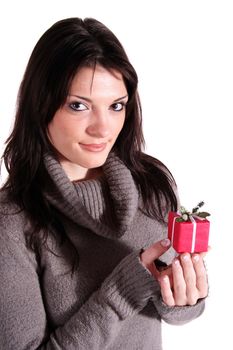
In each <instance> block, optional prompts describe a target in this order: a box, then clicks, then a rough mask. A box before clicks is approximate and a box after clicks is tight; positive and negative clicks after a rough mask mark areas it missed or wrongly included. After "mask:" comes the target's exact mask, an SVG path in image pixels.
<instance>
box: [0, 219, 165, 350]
mask: <svg viewBox="0 0 233 350" xmlns="http://www.w3.org/2000/svg"><path fill="white" fill-rule="evenodd" d="M14 229H15V230H16V229H17V231H18V230H19V227H18V225H16V226H15V228H14V227H12V226H11V227H9V225H8V226H6V225H4V224H3V223H2V224H1V223H0V280H1V286H0V310H1V318H0V348H1V349H4V350H15V349H17V350H25V349H27V350H34V349H41V350H43V349H44V350H45V349H46V350H61V349H66V350H71V349H75V350H77V349H85V350H86V349H88V350H90V349H95V350H97V349H104V348H106V347H107V345H108V343H109V342H111V341H112V340H113V339H114V337H115V334H116V332H117V330H118V329H119V327H120V324H121V323H120V320H122V319H125V318H127V317H129V316H132V315H133V314H136V313H138V312H139V311H140V310H142V309H143V308H144V307H145V306H146V304H147V302H148V300H149V299H150V298H151V297H152V296H153V295H155V294H156V292H158V290H159V284H158V282H157V281H155V280H154V279H153V278H152V276H151V274H150V273H149V271H148V270H147V269H146V268H145V267H144V266H143V265H142V264H141V261H140V254H139V252H134V253H131V254H130V255H128V256H127V257H125V258H124V259H123V260H122V261H121V262H120V263H119V264H118V265H117V267H116V268H115V269H114V270H113V271H112V273H111V274H110V275H109V276H108V277H107V278H106V280H105V281H104V283H103V284H102V286H101V287H100V289H98V290H97V291H95V292H94V293H93V294H92V295H91V297H90V299H89V300H87V302H85V303H84V304H83V306H82V307H81V308H79V309H77V310H76V312H74V314H73V316H72V317H71V318H70V319H69V320H68V321H67V322H66V323H65V324H64V325H62V326H60V327H58V328H57V329H55V330H51V329H50V326H49V320H48V319H47V315H46V306H45V305H46V300H44V299H43V292H42V288H41V285H40V281H39V277H38V274H37V270H36V263H35V260H34V259H32V255H30V254H29V252H28V250H27V248H26V247H25V244H23V243H22V242H19V241H17V240H16V239H12V237H13V236H14V232H13V231H12V230H14ZM9 230H10V231H11V235H10V236H11V238H9V235H8V233H9ZM6 232H7V233H6ZM160 247H161V248H160V250H158V252H157V257H159V255H160V254H162V253H164V252H165V251H166V249H167V247H162V246H161V245H160Z"/></svg>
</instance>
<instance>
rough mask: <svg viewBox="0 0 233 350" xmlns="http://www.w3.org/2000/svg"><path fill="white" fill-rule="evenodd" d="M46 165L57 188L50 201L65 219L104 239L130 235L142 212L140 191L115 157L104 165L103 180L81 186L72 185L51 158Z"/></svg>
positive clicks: (47, 195) (45, 157)
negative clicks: (127, 232) (138, 210)
mask: <svg viewBox="0 0 233 350" xmlns="http://www.w3.org/2000/svg"><path fill="white" fill-rule="evenodd" d="M44 163H45V167H46V169H47V171H48V173H49V175H50V177H51V179H52V181H53V182H54V184H55V188H56V191H55V193H54V192H53V193H47V194H46V197H47V198H48V200H49V202H50V203H51V204H52V205H53V206H54V207H56V209H58V210H59V211H60V212H61V213H62V214H63V215H65V216H66V217H68V218H69V219H71V220H72V221H73V222H74V223H76V224H78V225H81V226H84V227H86V228H88V229H90V230H91V231H93V232H95V233H96V234H98V235H101V236H105V237H113V238H114V237H115V238H117V237H121V236H122V235H123V234H124V233H125V232H126V231H127V229H128V228H129V226H130V224H131V223H132V221H133V218H134V216H135V214H136V211H137V208H138V191H137V188H136V185H135V183H134V180H133V177H132V175H131V172H130V171H129V169H128V168H127V167H126V166H125V165H124V163H123V162H122V161H121V160H120V159H119V158H118V157H117V156H116V155H115V154H114V153H110V154H109V156H108V158H107V160H106V162H105V164H104V165H103V176H102V177H100V178H98V179H94V180H87V181H81V182H71V181H70V180H69V178H68V176H67V175H66V173H65V171H64V170H63V168H62V167H61V165H60V163H59V162H58V161H57V160H56V159H54V158H53V156H51V155H50V154H46V155H45V156H44Z"/></svg>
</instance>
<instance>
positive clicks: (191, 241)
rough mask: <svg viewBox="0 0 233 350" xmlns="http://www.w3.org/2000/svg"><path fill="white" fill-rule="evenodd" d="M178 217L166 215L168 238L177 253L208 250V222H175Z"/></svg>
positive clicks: (170, 214)
mask: <svg viewBox="0 0 233 350" xmlns="http://www.w3.org/2000/svg"><path fill="white" fill-rule="evenodd" d="M179 217H180V215H179V214H178V213H175V212H170V213H169V215H168V238H169V239H170V240H171V243H172V246H173V248H174V249H175V250H176V251H177V253H185V252H186V253H199V252H206V251H207V250H208V242H209V229H210V222H209V221H208V220H206V219H204V220H201V219H197V218H195V219H194V218H193V220H192V221H183V222H177V221H176V219H177V218H179Z"/></svg>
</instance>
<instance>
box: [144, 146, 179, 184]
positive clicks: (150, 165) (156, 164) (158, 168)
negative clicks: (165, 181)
mask: <svg viewBox="0 0 233 350" xmlns="http://www.w3.org/2000/svg"><path fill="white" fill-rule="evenodd" d="M141 159H142V163H143V165H144V166H145V167H146V169H147V171H148V172H150V173H151V174H156V173H162V174H164V175H166V177H168V178H169V180H170V181H171V182H172V183H175V179H174V177H173V174H172V172H171V170H170V169H169V167H168V165H167V164H166V163H165V162H163V161H162V160H161V159H158V158H156V157H155V156H152V155H150V154H147V153H142V157H141Z"/></svg>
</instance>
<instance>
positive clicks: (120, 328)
mask: <svg viewBox="0 0 233 350" xmlns="http://www.w3.org/2000/svg"><path fill="white" fill-rule="evenodd" d="M45 165H46V167H47V169H48V171H49V174H50V176H51V178H52V180H53V181H54V182H55V184H56V187H57V193H56V194H54V195H50V196H49V201H50V202H51V203H52V204H53V205H54V206H55V207H56V208H57V209H58V211H59V212H60V213H61V220H62V223H63V225H64V228H65V231H66V234H67V235H68V238H69V240H68V241H66V242H65V243H64V244H59V242H58V241H57V240H56V239H55V238H54V235H52V234H51V235H49V237H48V249H45V248H43V249H42V251H41V253H40V254H39V256H37V255H35V253H34V252H32V251H30V250H29V249H27V247H26V244H25V237H24V232H25V230H27V229H28V225H29V224H28V220H27V217H26V216H25V214H24V213H23V212H19V211H18V210H17V208H16V207H15V205H13V204H5V203H3V193H1V198H0V200H1V208H0V281H1V285H0V349H1V350H10V349H11V350H26V349H27V350H32V349H47V350H74V349H76V350H79V349H80V350H81V349H82V350H84V349H85V350H91V349H95V350H97V349H99V350H100V349H101V350H103V349H108V350H118V349H119V350H120V349H121V350H134V349H135V350H136V349H138V350H139V349H140V350H152V349H154V350H159V349H161V348H162V346H161V320H162V319H163V320H165V321H166V322H169V323H173V324H182V323H185V322H188V321H190V320H191V319H194V318H196V317H197V316H199V315H200V314H201V313H202V311H203V308H204V300H201V301H199V302H198V303H197V304H196V305H194V306H186V307H167V306H166V305H165V304H164V303H163V302H162V300H161V296H160V292H159V284H158V282H157V281H155V280H154V278H153V277H152V276H151V274H150V273H149V271H147V269H145V268H144V267H143V266H142V264H141V263H140V259H139V252H140V250H141V248H143V247H144V248H145V247H148V246H149V245H151V244H152V243H153V242H155V241H158V240H159V239H161V238H163V237H165V236H166V235H167V228H166V226H165V225H161V224H160V223H158V222H157V221H156V220H152V219H150V218H148V217H146V216H145V215H144V214H143V213H142V211H141V210H139V203H140V197H139V194H138V191H137V189H136V186H135V183H134V181H133V178H132V176H131V173H130V171H129V170H128V169H127V168H126V167H125V166H124V165H123V164H122V162H121V161H120V160H119V159H118V158H117V157H116V156H114V155H113V154H111V155H110V156H109V158H108V160H107V162H106V164H105V165H104V176H103V177H102V178H100V179H98V180H89V181H83V182H79V183H72V182H70V181H69V179H68V177H67V176H66V174H65V173H64V171H63V169H62V168H61V166H60V164H59V163H58V162H56V161H55V160H54V159H53V158H52V157H50V156H48V155H47V156H46V157H45ZM71 245H74V246H75V247H76V248H77V250H78V254H79V266H78V269H77V271H75V272H74V273H73V274H72V273H71V262H70V247H71ZM172 255H173V251H172V249H171V250H170V253H166V255H164V260H167V261H168V262H169V260H171V258H172Z"/></svg>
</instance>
